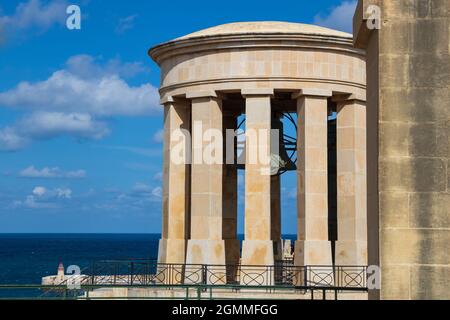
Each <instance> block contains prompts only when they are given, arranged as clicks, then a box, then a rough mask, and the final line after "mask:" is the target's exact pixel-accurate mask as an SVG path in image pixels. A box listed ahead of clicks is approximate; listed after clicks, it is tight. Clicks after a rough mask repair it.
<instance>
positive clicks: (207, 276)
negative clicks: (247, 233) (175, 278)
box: [185, 239, 226, 284]
mask: <svg viewBox="0 0 450 320" xmlns="http://www.w3.org/2000/svg"><path fill="white" fill-rule="evenodd" d="M185 283H190V284H200V283H202V284H225V283H226V268H225V241H224V240H203V239H202V240H197V239H191V240H188V245H187V253H186V270H185Z"/></svg>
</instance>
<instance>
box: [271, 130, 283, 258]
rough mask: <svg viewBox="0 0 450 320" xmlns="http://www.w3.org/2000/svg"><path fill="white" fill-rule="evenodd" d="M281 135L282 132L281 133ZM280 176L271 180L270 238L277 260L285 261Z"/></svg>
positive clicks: (275, 176)
mask: <svg viewBox="0 0 450 320" xmlns="http://www.w3.org/2000/svg"><path fill="white" fill-rule="evenodd" d="M280 134H281V132H280ZM280 180H281V177H280V176H279V175H274V176H272V177H271V179H270V217H271V219H270V226H271V228H270V234H271V236H270V238H271V239H272V241H273V250H274V252H273V254H274V259H275V260H282V259H283V240H282V239H281V195H280Z"/></svg>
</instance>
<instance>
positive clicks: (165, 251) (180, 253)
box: [156, 239, 186, 284]
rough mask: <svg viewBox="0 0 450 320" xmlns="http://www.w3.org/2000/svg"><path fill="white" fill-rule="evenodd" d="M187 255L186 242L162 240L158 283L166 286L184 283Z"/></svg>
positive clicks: (160, 243)
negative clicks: (184, 267)
mask: <svg viewBox="0 0 450 320" xmlns="http://www.w3.org/2000/svg"><path fill="white" fill-rule="evenodd" d="M185 253H186V240H184V239H160V240H159V246H158V270H157V275H156V281H157V282H159V283H164V284H180V283H182V282H183V265H184V259H185Z"/></svg>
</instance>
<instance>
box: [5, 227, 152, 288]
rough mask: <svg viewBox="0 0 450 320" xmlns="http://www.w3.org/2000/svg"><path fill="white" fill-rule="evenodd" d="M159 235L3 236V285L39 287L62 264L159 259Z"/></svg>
mask: <svg viewBox="0 0 450 320" xmlns="http://www.w3.org/2000/svg"><path fill="white" fill-rule="evenodd" d="M159 238H160V235H159V234H0V284H40V283H41V278H42V277H44V276H48V275H54V274H56V271H57V269H58V264H59V261H62V262H63V264H64V266H65V267H67V266H69V265H78V266H80V268H81V269H82V270H83V269H84V268H88V267H89V266H90V264H91V263H92V262H93V261H95V260H103V259H142V258H148V259H153V258H156V256H157V253H158V241H159Z"/></svg>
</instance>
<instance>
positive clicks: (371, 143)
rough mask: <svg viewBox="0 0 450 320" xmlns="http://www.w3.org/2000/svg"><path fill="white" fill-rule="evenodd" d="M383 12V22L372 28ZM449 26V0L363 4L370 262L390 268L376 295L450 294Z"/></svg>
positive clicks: (359, 28)
mask: <svg viewBox="0 0 450 320" xmlns="http://www.w3.org/2000/svg"><path fill="white" fill-rule="evenodd" d="M373 5H375V6H377V7H373ZM370 6H372V7H370ZM377 8H378V9H377ZM378 14H380V15H381V16H378V17H379V18H380V19H379V22H380V23H379V24H378V27H379V28H370V27H368V24H367V22H369V25H374V23H373V22H376V21H374V20H373V18H374V17H375V18H377V15H378ZM449 33H450V1H449V0H402V1H388V0H386V1H381V0H360V1H359V3H358V7H357V10H356V14H355V17H354V41H355V46H356V47H358V48H361V49H366V50H367V136H368V140H367V147H368V148H367V158H368V169H369V170H368V224H369V230H368V235H369V240H368V241H369V264H371V265H379V266H380V267H381V290H375V291H372V292H371V295H370V296H371V298H382V299H450V290H449V287H450V249H449V247H450V229H449V228H450V160H449V159H450V88H449V85H450V52H449V50H450V41H449Z"/></svg>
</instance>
